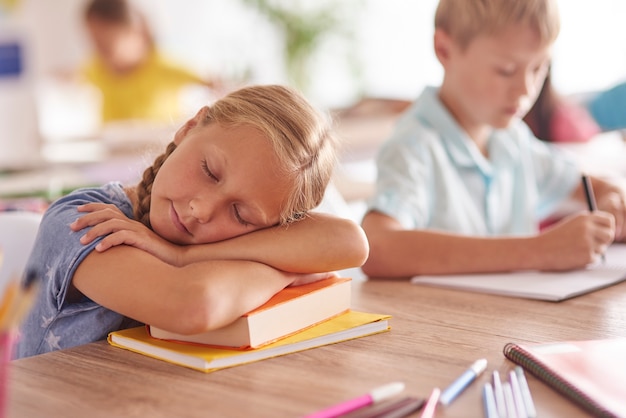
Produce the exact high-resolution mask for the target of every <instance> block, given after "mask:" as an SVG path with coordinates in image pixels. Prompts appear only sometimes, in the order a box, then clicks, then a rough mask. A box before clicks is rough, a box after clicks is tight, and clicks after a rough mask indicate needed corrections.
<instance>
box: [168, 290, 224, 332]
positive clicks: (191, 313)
mask: <svg viewBox="0 0 626 418" xmlns="http://www.w3.org/2000/svg"><path fill="white" fill-rule="evenodd" d="M226 299H227V298H224V297H223V295H222V297H220V295H217V294H216V292H215V291H213V290H212V289H207V288H203V289H198V290H197V291H195V292H190V294H189V295H188V297H186V298H184V300H181V307H180V310H179V311H178V312H179V313H180V316H177V318H179V320H178V321H177V328H178V330H177V331H176V332H177V333H179V334H183V335H191V334H200V333H203V332H207V331H211V330H214V329H217V328H221V327H223V326H225V325H227V324H228V322H229V321H228V319H227V318H226V317H225V312H228V309H227V307H226V306H223V305H224V302H225V301H226Z"/></svg>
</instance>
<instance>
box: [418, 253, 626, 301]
mask: <svg viewBox="0 0 626 418" xmlns="http://www.w3.org/2000/svg"><path fill="white" fill-rule="evenodd" d="M605 256H606V257H605V262H604V263H602V262H598V263H596V264H594V265H591V266H589V267H587V268H586V269H582V270H574V271H565V272H548V271H546V272H544V271H517V272H511V273H487V274H456V275H440V276H415V277H413V278H412V279H411V283H413V284H416V285H425V286H435V287H446V288H450V289H458V290H465V291H468V292H479V293H492V294H496V295H504V296H512V297H519V298H527V299H538V300H547V301H551V302H560V301H562V300H566V299H570V298H573V297H575V296H580V295H583V294H585V293H589V292H593V291H595V290H598V289H602V288H605V287H608V286H611V285H614V284H616V283H619V282H622V281H624V280H626V244H613V245H611V246H610V247H609V248H608V250H607V252H606V254H605Z"/></svg>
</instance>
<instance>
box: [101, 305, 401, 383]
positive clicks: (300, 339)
mask: <svg viewBox="0 0 626 418" xmlns="http://www.w3.org/2000/svg"><path fill="white" fill-rule="evenodd" d="M389 318H391V316H389V315H382V314H373V313H365V312H357V311H352V310H350V311H348V312H346V313H343V314H341V315H339V316H336V317H334V318H331V319H329V320H327V321H324V322H321V323H319V324H317V325H315V326H313V327H310V328H307V329H305V330H303V331H301V332H298V333H296V334H293V335H291V336H289V337H286V338H283V339H280V340H278V341H277V342H275V343H272V344H269V345H266V346H263V347H262V348H258V349H252V350H245V351H242V350H236V349H226V348H217V347H209V346H204V345H198V344H190V343H179V342H172V341H165V340H159V339H156V338H153V337H151V336H150V335H149V334H148V330H147V329H146V327H145V326H142V327H136V328H129V329H126V330H121V331H115V332H111V333H110V334H109V337H108V341H109V344H111V345H112V346H115V347H120V348H124V349H126V350H130V351H134V352H136V353H139V354H144V355H146V356H149V357H153V358H156V359H159V360H164V361H167V362H170V363H174V364H178V365H180V366H185V367H189V368H191V369H195V370H200V371H203V372H207V373H208V372H213V371H216V370H219V369H223V368H227V367H233V366H237V365H241V364H245V363H252V362H254V361H259V360H264V359H267V358H271V357H277V356H282V355H285V354H290V353H295V352H297V351H303V350H308V349H310V348H315V347H320V346H323V345H328V344H334V343H338V342H341V341H346V340H351V339H355V338H359V337H364V336H367V335H372V334H377V333H380V332H385V331H388V330H389V329H390V326H389Z"/></svg>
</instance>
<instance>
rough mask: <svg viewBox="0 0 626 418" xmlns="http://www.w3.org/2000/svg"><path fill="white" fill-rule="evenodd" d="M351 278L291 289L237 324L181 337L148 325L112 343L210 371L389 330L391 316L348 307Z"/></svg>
mask: <svg viewBox="0 0 626 418" xmlns="http://www.w3.org/2000/svg"><path fill="white" fill-rule="evenodd" d="M351 289H352V282H351V279H349V278H329V279H325V280H320V281H318V282H314V283H309V284H306V285H302V286H293V287H287V288H285V289H283V290H282V291H280V292H279V293H277V294H276V295H274V297H272V298H271V299H270V300H268V301H267V302H266V303H265V304H263V305H262V306H260V307H258V308H256V309H254V310H252V311H250V312H248V313H247V314H245V315H243V316H242V317H240V318H239V319H237V320H235V321H234V322H233V323H231V324H229V325H227V326H225V327H223V328H220V329H216V330H213V331H208V332H205V333H202V334H194V335H181V334H176V333H173V332H169V331H166V330H164V329H160V328H158V327H154V326H150V325H146V326H144V327H137V328H130V329H127V330H122V331H116V332H112V333H110V334H109V338H108V341H109V343H110V344H111V345H113V346H116V347H120V348H125V349H128V350H131V351H134V352H137V353H140V354H144V355H147V356H150V357H153V358H157V359H160V360H165V361H168V362H171V363H175V364H178V365H181V366H185V367H189V368H192V369H196V370H200V371H204V372H211V371H215V370H219V369H223V368H226V367H232V366H236V365H240V364H245V363H250V362H254V361H258V360H263V359H267V358H271V357H276V356H281V355H284V354H289V353H294V352H297V351H302V350H307V349H309V348H314V347H320V346H323V345H327V344H334V343H337V342H341V341H346V340H350V339H354V338H359V337H364V336H366V335H371V334H376V333H380V332H384V331H387V330H389V328H390V327H389V322H388V320H389V318H390V316H389V315H383V314H372V313H365V312H358V311H354V310H351V309H350V304H351V295H352V293H351Z"/></svg>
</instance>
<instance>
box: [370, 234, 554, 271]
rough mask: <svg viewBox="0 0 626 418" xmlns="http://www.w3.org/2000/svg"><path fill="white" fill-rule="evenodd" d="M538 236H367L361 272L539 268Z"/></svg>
mask: <svg viewBox="0 0 626 418" xmlns="http://www.w3.org/2000/svg"><path fill="white" fill-rule="evenodd" d="M537 241H538V237H516V238H484V237H469V236H461V235H455V234H447V233H441V232H436V231H418V230H396V231H388V232H386V233H384V234H378V235H376V236H371V237H370V245H371V252H370V257H369V259H368V260H367V262H366V263H365V265H364V266H363V271H364V272H365V273H366V274H367V275H368V276H371V277H390V278H391V277H411V276H415V275H421V274H428V275H433V274H457V273H462V274H468V273H489V272H506V271H514V270H520V269H538V268H541V267H540V266H541V265H542V263H543V261H544V260H542V258H541V257H542V255H541V254H540V253H539V252H538V251H535V250H534V249H533V247H535V246H536V245H537V244H538V242H537Z"/></svg>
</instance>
